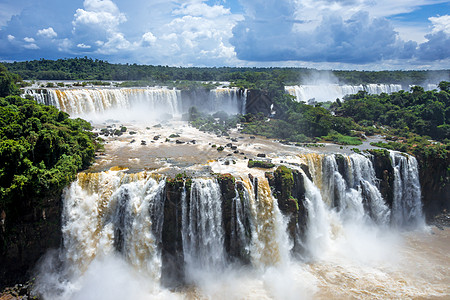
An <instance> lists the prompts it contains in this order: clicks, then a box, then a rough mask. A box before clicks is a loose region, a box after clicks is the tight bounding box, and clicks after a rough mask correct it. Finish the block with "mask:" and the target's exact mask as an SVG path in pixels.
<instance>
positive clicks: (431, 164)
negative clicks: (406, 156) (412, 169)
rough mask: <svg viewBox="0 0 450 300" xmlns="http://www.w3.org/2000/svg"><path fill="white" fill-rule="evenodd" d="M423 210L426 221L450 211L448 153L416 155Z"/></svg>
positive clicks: (449, 164) (449, 156) (449, 158)
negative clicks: (425, 155)
mask: <svg viewBox="0 0 450 300" xmlns="http://www.w3.org/2000/svg"><path fill="white" fill-rule="evenodd" d="M417 161H418V163H419V178H420V185H421V188H422V203H423V211H424V213H425V217H426V219H427V221H428V222H432V220H433V218H434V217H435V216H436V215H439V214H441V213H442V212H445V211H447V212H448V211H450V171H449V169H448V168H449V166H450V155H449V154H447V155H446V156H440V157H438V156H435V155H433V156H429V157H424V156H420V155H419V156H417Z"/></svg>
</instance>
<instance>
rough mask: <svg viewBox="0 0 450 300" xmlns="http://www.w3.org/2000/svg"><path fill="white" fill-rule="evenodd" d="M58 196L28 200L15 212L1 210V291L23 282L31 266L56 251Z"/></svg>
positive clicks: (59, 217)
mask: <svg viewBox="0 0 450 300" xmlns="http://www.w3.org/2000/svg"><path fill="white" fill-rule="evenodd" d="M61 209H62V207H61V196H60V195H54V196H52V197H47V198H45V199H41V200H36V199H30V200H29V201H27V203H20V204H18V205H17V206H16V207H15V212H9V211H8V210H7V209H6V208H0V218H1V221H0V222H1V225H0V289H1V288H3V287H5V286H11V285H14V284H15V283H18V282H26V281H28V280H29V278H30V276H31V272H32V270H33V267H34V265H35V264H36V262H37V261H38V260H39V258H40V257H41V256H42V255H44V254H45V253H46V252H47V250H48V249H50V248H59V247H60V245H61V240H62V232H61Z"/></svg>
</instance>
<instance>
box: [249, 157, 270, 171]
mask: <svg viewBox="0 0 450 300" xmlns="http://www.w3.org/2000/svg"><path fill="white" fill-rule="evenodd" d="M247 167H249V168H262V169H271V168H273V167H275V165H274V164H273V163H271V162H267V161H261V160H251V159H250V160H249V161H248V164H247Z"/></svg>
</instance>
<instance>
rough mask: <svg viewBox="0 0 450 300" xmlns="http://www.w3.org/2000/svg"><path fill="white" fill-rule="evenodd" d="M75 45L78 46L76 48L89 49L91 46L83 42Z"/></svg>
mask: <svg viewBox="0 0 450 300" xmlns="http://www.w3.org/2000/svg"><path fill="white" fill-rule="evenodd" d="M77 47H78V48H81V49H90V48H91V46H89V45H85V44H83V43H81V44H78V45H77Z"/></svg>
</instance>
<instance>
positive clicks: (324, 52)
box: [0, 0, 450, 70]
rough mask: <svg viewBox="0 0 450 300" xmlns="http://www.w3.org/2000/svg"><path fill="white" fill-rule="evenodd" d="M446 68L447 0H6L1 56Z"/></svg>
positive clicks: (449, 58) (449, 41)
mask: <svg viewBox="0 0 450 300" xmlns="http://www.w3.org/2000/svg"><path fill="white" fill-rule="evenodd" d="M84 56H87V57H91V58H96V59H102V60H107V61H109V62H112V63H137V64H152V65H169V66H256V67H259V66H266V67H276V66H281V67H284V66H289V67H308V68H318V69H343V70H400V69H408V70H409V69H449V68H450V1H440V0H245V1H244V0H209V1H202V0H190V1H179V0H171V1H169V0H167V1H165V0H84V1H83V0H39V1H35V0H2V1H1V2H0V61H8V62H10V61H23V60H34V59H41V58H45V59H58V58H70V57H84Z"/></svg>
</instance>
